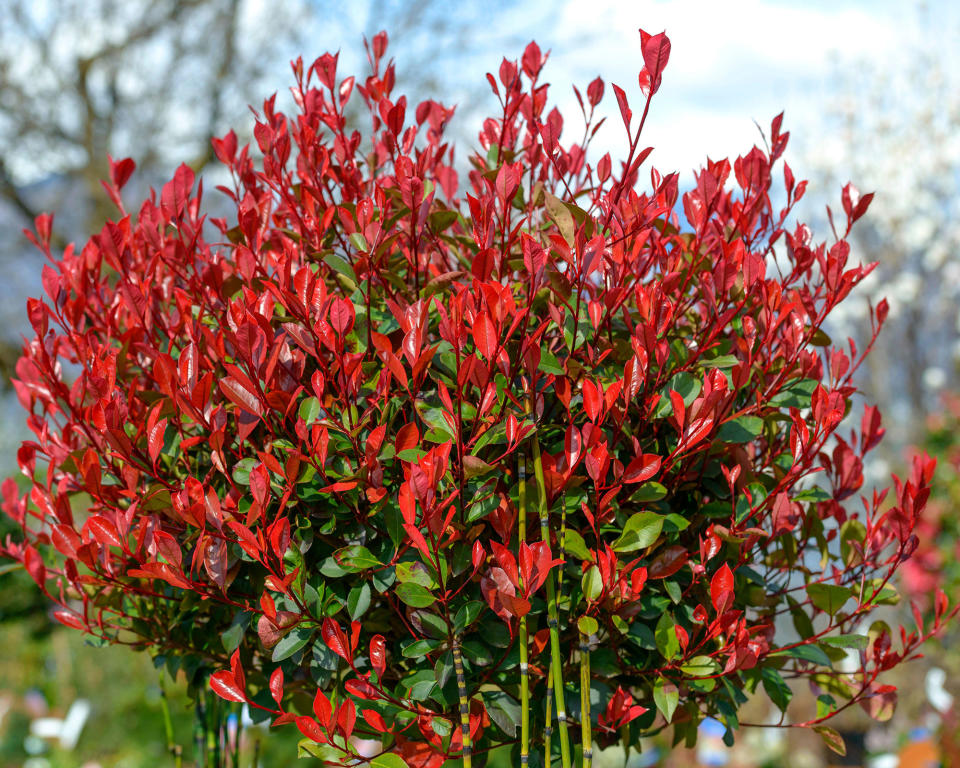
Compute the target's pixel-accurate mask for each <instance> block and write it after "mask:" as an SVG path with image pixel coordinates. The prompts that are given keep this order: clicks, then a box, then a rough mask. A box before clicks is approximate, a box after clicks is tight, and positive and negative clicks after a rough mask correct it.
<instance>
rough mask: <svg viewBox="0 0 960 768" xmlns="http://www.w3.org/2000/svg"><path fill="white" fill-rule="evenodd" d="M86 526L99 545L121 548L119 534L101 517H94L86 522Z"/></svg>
mask: <svg viewBox="0 0 960 768" xmlns="http://www.w3.org/2000/svg"><path fill="white" fill-rule="evenodd" d="M87 526H88V527H89V528H90V530H91V531H92V532H93V538H95V539H96V540H97V541H98V542H99V543H100V544H103V545H104V546H108V547H119V548H121V549H122V548H123V542H122V541H121V540H120V532H119V531H118V530H117V526H115V525H114V524H113V523H112V522H110V521H109V520H108V519H107V518H105V517H104V516H103V515H94V516H93V517H91V518H90V519H89V520H88V521H87Z"/></svg>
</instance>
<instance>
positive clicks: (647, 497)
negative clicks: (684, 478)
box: [630, 480, 667, 504]
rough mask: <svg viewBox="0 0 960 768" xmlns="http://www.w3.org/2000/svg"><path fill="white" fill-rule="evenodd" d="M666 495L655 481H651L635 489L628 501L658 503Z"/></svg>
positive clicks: (662, 487)
mask: <svg viewBox="0 0 960 768" xmlns="http://www.w3.org/2000/svg"><path fill="white" fill-rule="evenodd" d="M666 495H667V489H666V488H665V487H664V486H663V485H661V484H660V483H658V482H656V481H655V480H651V481H650V482H648V483H644V484H643V485H641V486H640V487H639V488H637V490H636V491H634V492H633V494H632V495H631V496H630V501H632V502H634V503H636V504H645V503H647V502H650V501H660V499H662V498H663V497H664V496H666Z"/></svg>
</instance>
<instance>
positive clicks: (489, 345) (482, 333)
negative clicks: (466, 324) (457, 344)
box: [473, 312, 498, 360]
mask: <svg viewBox="0 0 960 768" xmlns="http://www.w3.org/2000/svg"><path fill="white" fill-rule="evenodd" d="M497 342H498V338H497V329H496V328H495V327H494V325H493V321H492V320H491V319H490V315H488V314H487V313H486V312H481V313H480V314H478V315H477V318H476V320H474V322H473V343H474V344H476V345H477V350H479V352H480V354H481V355H483V356H484V357H485V358H486V359H487V360H492V359H493V356H494V354H495V353H496V351H497Z"/></svg>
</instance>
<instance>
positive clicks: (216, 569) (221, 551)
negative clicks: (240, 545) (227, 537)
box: [203, 539, 228, 592]
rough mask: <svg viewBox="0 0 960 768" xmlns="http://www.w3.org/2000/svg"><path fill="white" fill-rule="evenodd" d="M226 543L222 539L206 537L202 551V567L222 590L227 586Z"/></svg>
mask: <svg viewBox="0 0 960 768" xmlns="http://www.w3.org/2000/svg"><path fill="white" fill-rule="evenodd" d="M227 554H228V553H227V543H226V542H225V541H224V540H223V539H208V540H207V546H206V549H205V551H204V553H203V567H204V568H205V569H206V571H207V575H208V576H209V577H210V581H212V582H213V583H214V584H216V585H217V586H218V587H219V588H220V591H221V592H223V591H224V590H225V589H226V586H227Z"/></svg>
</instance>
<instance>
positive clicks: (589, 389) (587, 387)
mask: <svg viewBox="0 0 960 768" xmlns="http://www.w3.org/2000/svg"><path fill="white" fill-rule="evenodd" d="M602 404H603V394H602V393H601V391H600V389H599V388H598V387H597V385H596V384H594V383H593V382H592V381H590V379H584V380H583V407H584V409H586V411H587V417H588V418H589V419H590V421H593V422H596V420H597V417H598V416H599V415H600V406H601V405H602Z"/></svg>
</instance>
